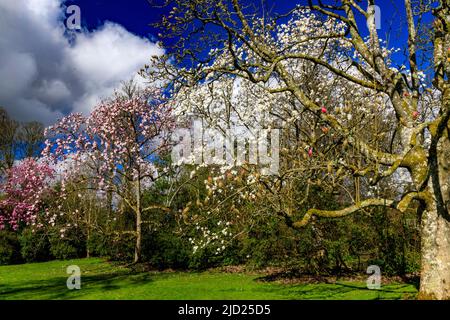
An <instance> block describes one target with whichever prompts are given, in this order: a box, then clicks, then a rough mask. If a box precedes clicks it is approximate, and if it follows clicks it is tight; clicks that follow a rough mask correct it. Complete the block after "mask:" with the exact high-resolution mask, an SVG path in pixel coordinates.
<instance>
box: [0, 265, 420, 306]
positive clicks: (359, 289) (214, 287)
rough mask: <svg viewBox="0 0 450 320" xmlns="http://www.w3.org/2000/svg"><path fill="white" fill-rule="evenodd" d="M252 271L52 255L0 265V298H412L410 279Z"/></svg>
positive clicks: (414, 290) (414, 292) (412, 287)
mask: <svg viewBox="0 0 450 320" xmlns="http://www.w3.org/2000/svg"><path fill="white" fill-rule="evenodd" d="M69 265H78V266H79V267H80V268H81V273H82V275H81V290H72V291H71V290H68V289H67V287H66V280H67V277H68V275H66V268H67V266H69ZM256 278H258V275H249V274H231V273H219V272H203V273H183V272H176V273H156V272H150V273H149V272H145V273H137V274H136V273H132V272H131V271H130V270H129V269H127V268H125V267H120V266H117V265H114V264H110V263H107V262H104V261H103V260H101V259H83V260H70V261H53V262H46V263H33V264H24V265H15V266H1V267H0V300H2V299H136V300H137V299H174V300H178V299H193V300H203V299H213V300H214V299H224V300H227V299H230V300H231V299H236V300H240V299H250V300H253V299H255V300H259V299H261V300H263V299H364V300H365V299H404V298H414V296H415V294H416V292H417V290H416V289H415V287H414V286H413V285H410V284H390V285H386V286H382V288H381V290H368V289H367V288H365V284H364V283H355V282H339V283H337V284H296V285H286V284H280V283H273V282H272V283H267V282H260V281H255V279H256Z"/></svg>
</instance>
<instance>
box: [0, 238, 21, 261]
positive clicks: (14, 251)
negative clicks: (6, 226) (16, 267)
mask: <svg viewBox="0 0 450 320" xmlns="http://www.w3.org/2000/svg"><path fill="white" fill-rule="evenodd" d="M21 261H22V259H21V256H20V243H19V239H18V237H17V234H16V233H13V232H8V231H0V265H5V264H16V263H20V262H21Z"/></svg>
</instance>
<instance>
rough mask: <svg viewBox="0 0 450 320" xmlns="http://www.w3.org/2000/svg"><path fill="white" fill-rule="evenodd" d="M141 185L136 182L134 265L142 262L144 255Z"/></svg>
mask: <svg viewBox="0 0 450 320" xmlns="http://www.w3.org/2000/svg"><path fill="white" fill-rule="evenodd" d="M141 207H142V206H141V183H140V181H139V179H138V181H137V182H136V246H135V250H134V263H138V262H140V261H141V255H142V208H141Z"/></svg>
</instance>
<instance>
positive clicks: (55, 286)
mask: <svg viewBox="0 0 450 320" xmlns="http://www.w3.org/2000/svg"><path fill="white" fill-rule="evenodd" d="M66 281H67V278H66V277H55V278H50V279H45V280H38V281H36V280H35V281H26V282H25V281H23V282H20V283H15V284H6V285H5V284H2V285H0V300H2V299H50V300H60V299H63V300H64V299H74V298H77V299H83V296H87V295H90V294H96V293H99V294H101V293H102V292H106V291H114V290H120V289H123V288H124V287H126V288H128V289H130V288H132V287H133V286H139V285H142V284H143V283H149V282H152V281H153V280H152V277H151V275H150V274H148V273H139V274H136V273H133V272H121V273H110V274H98V275H89V276H88V275H84V276H82V277H81V286H82V290H69V289H68V288H67V286H66Z"/></svg>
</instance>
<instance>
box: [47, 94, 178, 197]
mask: <svg viewBox="0 0 450 320" xmlns="http://www.w3.org/2000/svg"><path fill="white" fill-rule="evenodd" d="M174 125H175V122H174V121H173V118H172V114H171V111H170V107H169V106H168V104H167V103H164V102H163V100H162V97H161V94H160V92H159V91H158V90H152V89H147V90H144V91H142V92H140V93H139V94H137V95H136V96H134V97H132V98H125V97H122V96H115V97H114V98H113V99H111V100H108V101H105V102H102V103H100V104H99V105H98V106H97V107H96V108H95V109H94V110H93V112H92V113H91V114H90V116H88V117H84V116H82V115H81V114H71V115H69V116H67V117H65V118H63V119H62V120H60V121H59V122H58V123H56V124H55V125H54V126H52V127H49V128H47V129H46V132H45V135H46V137H47V140H46V148H45V149H44V152H43V155H44V156H45V157H47V158H49V159H53V160H54V161H55V162H56V161H62V160H66V159H70V160H72V161H74V162H75V165H74V168H72V169H74V170H72V172H71V173H72V177H73V176H75V175H76V174H77V170H79V171H81V168H86V166H85V165H86V164H88V166H89V168H91V169H92V170H93V172H91V175H90V177H89V178H90V181H91V182H94V183H95V185H96V186H97V188H98V189H100V190H102V189H106V188H108V186H112V185H114V186H117V179H121V177H124V176H127V177H128V178H130V177H132V179H133V180H134V181H135V180H136V179H139V180H143V179H144V178H150V179H151V178H153V177H154V176H155V175H157V171H156V168H155V165H154V164H153V162H154V161H155V159H157V158H158V157H159V156H160V155H161V154H162V153H164V152H165V151H167V150H168V149H169V147H170V139H169V134H170V132H171V131H172V130H173V128H174ZM114 177H115V179H116V180H115V182H114V181H112V180H111V179H114ZM65 178H67V179H69V178H70V177H68V176H66V177H65ZM63 180H64V179H63ZM63 182H64V181H63Z"/></svg>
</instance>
